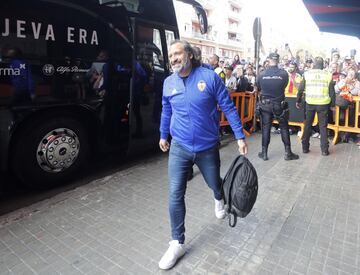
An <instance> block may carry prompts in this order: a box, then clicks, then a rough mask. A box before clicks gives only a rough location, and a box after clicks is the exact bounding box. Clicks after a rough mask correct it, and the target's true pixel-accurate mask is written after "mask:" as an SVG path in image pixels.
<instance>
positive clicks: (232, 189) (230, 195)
mask: <svg viewBox="0 0 360 275" xmlns="http://www.w3.org/2000/svg"><path fill="white" fill-rule="evenodd" d="M222 192H223V198H224V201H225V204H226V205H227V207H226V212H227V214H228V217H229V225H230V226H231V227H234V226H235V225H236V221H237V217H241V218H244V217H246V216H247V214H249V213H250V211H251V209H252V208H253V206H254V204H255V201H256V197H257V193H258V178H257V174H256V170H255V168H254V166H253V165H252V164H251V162H250V161H249V160H248V159H247V158H246V157H245V156H242V155H240V156H238V157H236V159H235V160H234V161H233V163H232V164H231V166H230V168H229V170H228V171H227V173H226V176H225V178H224V180H223V182H222ZM231 216H233V221H231Z"/></svg>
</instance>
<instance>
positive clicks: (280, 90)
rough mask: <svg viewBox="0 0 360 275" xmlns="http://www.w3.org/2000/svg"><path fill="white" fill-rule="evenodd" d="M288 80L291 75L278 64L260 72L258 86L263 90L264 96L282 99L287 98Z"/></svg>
mask: <svg viewBox="0 0 360 275" xmlns="http://www.w3.org/2000/svg"><path fill="white" fill-rule="evenodd" d="M288 81H289V75H288V73H287V72H286V71H285V70H283V69H280V68H278V67H277V66H270V67H269V68H268V69H266V70H265V71H263V72H262V73H260V74H259V77H258V79H257V87H258V89H259V90H261V95H262V96H264V97H266V98H274V99H275V98H276V100H279V101H282V100H283V99H284V98H285V88H286V86H287V84H288Z"/></svg>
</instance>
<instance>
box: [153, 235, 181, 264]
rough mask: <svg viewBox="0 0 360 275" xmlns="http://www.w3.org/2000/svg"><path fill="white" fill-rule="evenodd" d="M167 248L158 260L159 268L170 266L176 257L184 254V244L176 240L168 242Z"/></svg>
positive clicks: (175, 260) (174, 262)
mask: <svg viewBox="0 0 360 275" xmlns="http://www.w3.org/2000/svg"><path fill="white" fill-rule="evenodd" d="M169 245H170V246H169V248H168V249H167V250H166V252H165V254H164V256H162V258H161V260H160V262H159V268H160V269H170V268H172V267H173V266H174V265H175V264H176V262H177V260H178V259H180V258H181V257H182V256H184V254H185V246H184V245H183V244H180V243H179V241H178V240H172V241H171V242H169Z"/></svg>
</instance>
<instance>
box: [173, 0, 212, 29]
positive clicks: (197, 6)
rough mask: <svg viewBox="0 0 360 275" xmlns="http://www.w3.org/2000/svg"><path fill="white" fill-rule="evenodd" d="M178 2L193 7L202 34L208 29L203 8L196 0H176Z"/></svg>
mask: <svg viewBox="0 0 360 275" xmlns="http://www.w3.org/2000/svg"><path fill="white" fill-rule="evenodd" d="M178 1H180V2H183V3H186V4H189V5H192V6H193V7H194V9H195V12H196V14H197V16H198V19H199V25H200V32H201V33H202V34H204V33H207V31H208V21H207V16H206V12H205V10H204V8H203V7H202V6H201V4H200V3H198V2H197V1H196V0H178Z"/></svg>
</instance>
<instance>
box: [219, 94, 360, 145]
mask: <svg viewBox="0 0 360 275" xmlns="http://www.w3.org/2000/svg"><path fill="white" fill-rule="evenodd" d="M230 96H231V98H232V100H233V101H234V104H235V106H236V109H237V110H238V113H239V116H240V119H241V122H242V124H243V125H245V124H246V123H252V121H253V118H254V104H255V95H254V94H253V93H251V92H235V93H232V94H231V95H230ZM292 98H293V96H289V97H287V100H290V101H293V100H294V99H292ZM353 99H354V102H355V107H354V108H355V110H354V125H349V116H350V111H349V108H347V109H346V110H344V112H345V115H344V118H345V119H344V121H341V119H340V108H339V107H338V106H336V109H335V119H334V121H335V123H334V124H328V127H327V128H328V129H331V130H333V131H334V139H333V141H332V142H333V144H336V143H337V142H338V140H339V135H340V133H341V132H349V133H357V134H360V125H359V120H360V118H359V117H360V110H359V109H360V96H354V97H353ZM293 103H294V102H293ZM289 106H290V120H289V125H291V126H298V127H300V128H301V132H302V133H304V126H305V123H304V121H301V120H300V121H292V120H291V112H295V111H296V110H295V109H294V108H295V107H294V106H292V104H290V105H289ZM298 111H299V110H298ZM302 112H303V111H302ZM274 123H277V121H276V120H274ZM317 123H318V118H317V115H316V116H315V118H314V122H313V124H312V125H313V126H315V125H316V124H317ZM227 125H229V122H228V121H227V119H226V117H225V115H224V113H223V112H221V115H220V126H227ZM244 132H245V134H246V135H247V136H249V135H250V134H251V130H250V131H248V130H245V129H244ZM301 138H302V136H300V139H301Z"/></svg>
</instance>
